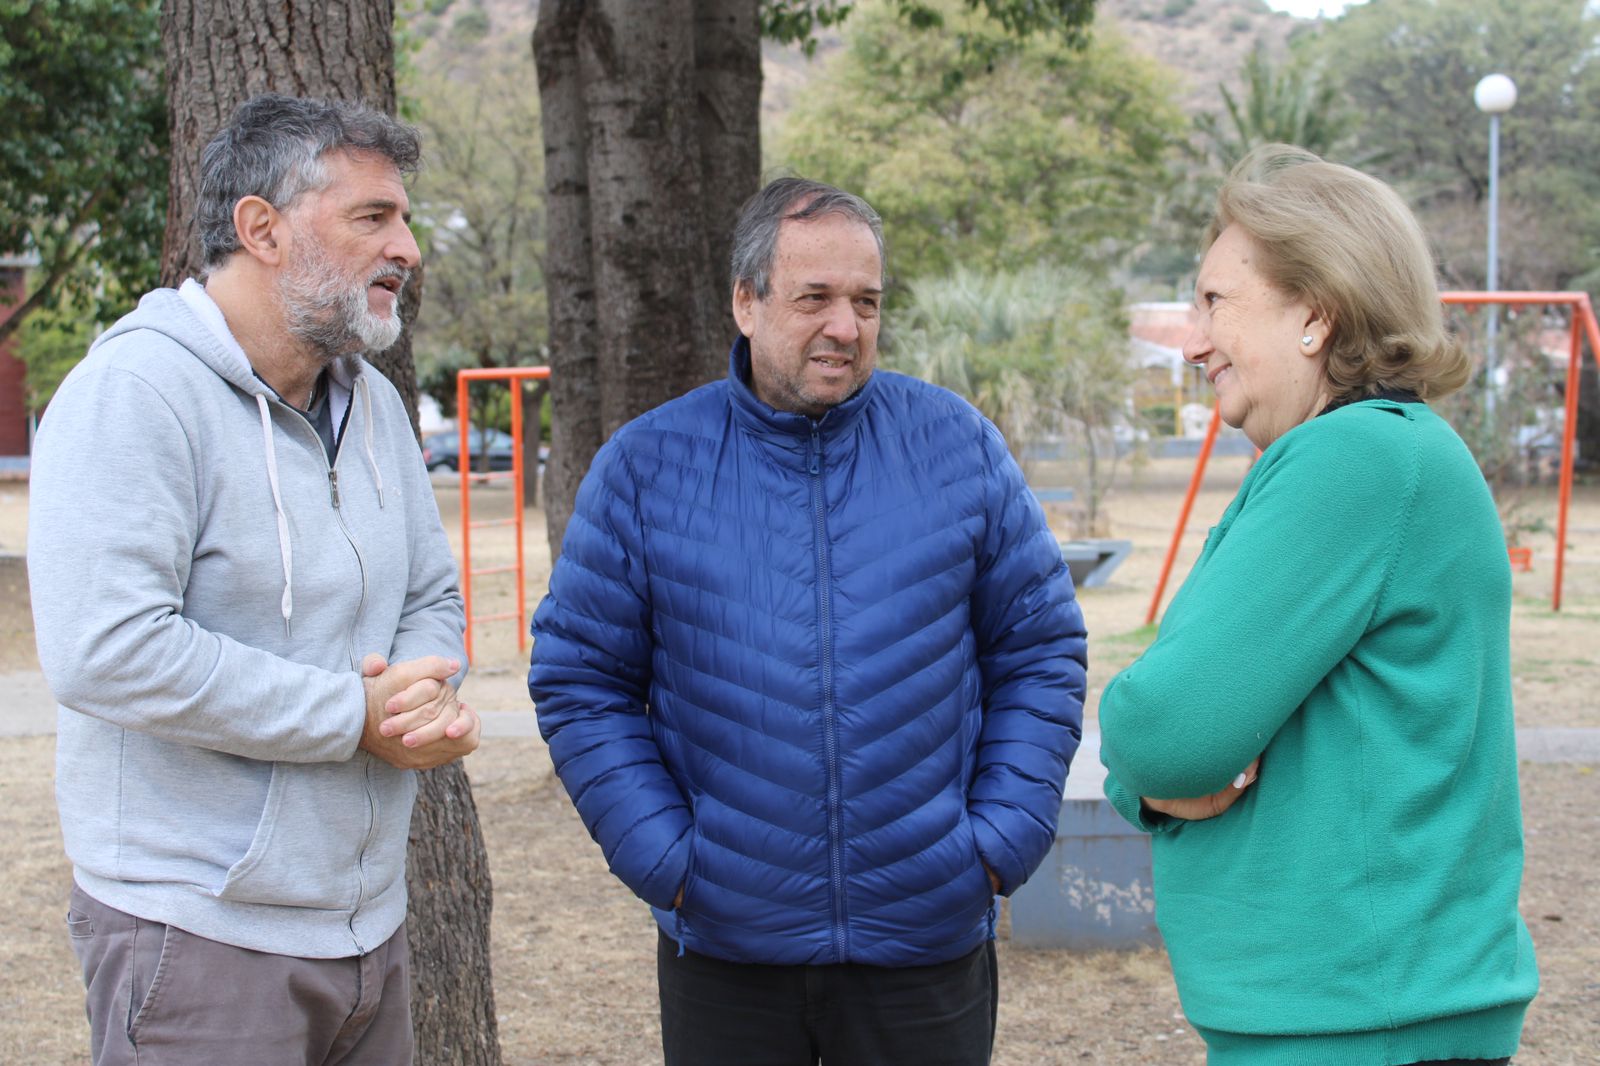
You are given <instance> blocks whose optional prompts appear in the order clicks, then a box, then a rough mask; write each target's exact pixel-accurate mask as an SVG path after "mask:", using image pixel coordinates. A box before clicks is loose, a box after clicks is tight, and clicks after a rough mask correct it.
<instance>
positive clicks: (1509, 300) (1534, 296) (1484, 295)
mask: <svg viewBox="0 0 1600 1066" xmlns="http://www.w3.org/2000/svg"><path fill="white" fill-rule="evenodd" d="M1439 300H1440V302H1441V303H1446V304H1460V305H1463V306H1467V307H1478V306H1482V305H1484V304H1506V305H1510V306H1513V307H1528V306H1547V305H1551V304H1557V305H1560V304H1564V305H1567V306H1570V307H1571V308H1572V348H1571V351H1570V353H1569V355H1568V359H1567V396H1566V404H1567V406H1566V419H1565V421H1566V424H1565V426H1563V427H1562V434H1561V436H1562V446H1561V491H1560V511H1559V517H1558V518H1557V519H1556V568H1555V569H1556V573H1555V586H1554V588H1553V589H1552V590H1551V593H1550V609H1551V610H1553V611H1559V610H1560V609H1561V582H1562V577H1563V573H1564V567H1565V560H1566V548H1567V512H1568V510H1569V508H1570V505H1571V501H1572V462H1573V451H1574V445H1575V443H1576V440H1577V432H1578V372H1579V368H1580V364H1581V362H1582V357H1581V345H1580V340H1579V339H1580V333H1579V329H1580V326H1581V328H1582V331H1583V333H1582V335H1586V336H1587V337H1588V340H1589V354H1590V356H1591V357H1593V359H1594V360H1595V365H1596V366H1597V367H1600V322H1597V321H1596V319H1595V314H1594V306H1593V304H1592V303H1591V302H1590V300H1589V294H1588V293H1586V292H1503V291H1501V292H1473V291H1460V292H1455V291H1452V292H1441V293H1440V294H1439ZM1221 417H1222V412H1221V409H1220V408H1217V407H1213V408H1212V411H1211V426H1210V428H1209V429H1208V430H1207V431H1206V439H1205V443H1204V444H1203V445H1202V446H1201V448H1200V454H1199V456H1198V457H1196V459H1195V467H1194V475H1193V476H1192V477H1191V478H1190V479H1189V492H1188V495H1187V496H1185V497H1184V500H1183V510H1182V511H1181V512H1180V513H1179V515H1178V526H1177V528H1176V529H1174V530H1173V531H1172V544H1171V545H1170V546H1169V547H1168V548H1167V558H1166V561H1165V562H1164V563H1163V564H1162V566H1161V577H1160V578H1159V580H1158V581H1157V582H1156V594H1155V596H1154V597H1153V598H1152V599H1151V601H1150V611H1149V613H1148V614H1147V615H1146V616H1145V624H1146V625H1149V624H1150V623H1152V622H1154V621H1155V620H1156V615H1157V613H1158V612H1159V611H1160V609H1161V595H1162V593H1163V592H1164V591H1165V590H1166V585H1167V578H1168V577H1169V576H1170V574H1171V570H1172V564H1173V561H1174V559H1176V557H1177V554H1178V544H1179V542H1180V541H1181V540H1182V539H1183V531H1184V528H1185V526H1187V525H1188V522H1189V511H1190V509H1191V508H1192V507H1193V506H1194V497H1195V494H1196V493H1197V492H1198V491H1199V487H1200V479H1201V477H1202V476H1203V475H1204V473H1205V467H1206V460H1207V459H1209V458H1210V456H1211V445H1212V443H1213V441H1214V440H1215V438H1216V433H1217V426H1218V424H1219V422H1220V421H1221Z"/></svg>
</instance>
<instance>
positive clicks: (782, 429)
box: [728, 336, 878, 447]
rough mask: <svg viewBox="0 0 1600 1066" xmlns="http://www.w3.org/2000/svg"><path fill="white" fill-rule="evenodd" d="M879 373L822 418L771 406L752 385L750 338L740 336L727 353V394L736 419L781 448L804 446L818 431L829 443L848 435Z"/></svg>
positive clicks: (870, 377) (863, 409)
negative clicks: (780, 409) (756, 392)
mask: <svg viewBox="0 0 1600 1066" xmlns="http://www.w3.org/2000/svg"><path fill="white" fill-rule="evenodd" d="M877 379H878V375H877V372H876V371H874V372H873V373H872V374H870V375H869V376H868V377H867V383H866V384H865V385H863V386H861V391H860V392H858V393H856V394H855V395H854V396H852V397H850V398H849V399H848V400H846V401H845V402H844V403H841V404H839V405H838V406H837V407H831V408H829V409H828V411H827V412H826V413H825V414H824V415H823V416H822V417H821V418H819V419H812V418H810V417H808V416H806V415H802V414H798V413H796V412H794V411H779V410H776V409H775V408H773V407H770V406H768V404H767V403H766V401H764V400H762V399H761V398H760V397H758V396H757V395H756V394H755V390H754V389H752V388H751V387H750V340H749V338H747V337H744V336H740V337H739V339H738V340H736V341H734V342H733V349H732V350H731V351H730V352H729V353H728V393H729V395H730V396H731V397H732V398H733V414H734V418H735V420H737V421H738V423H739V424H740V425H741V426H743V427H744V428H745V429H747V430H749V431H750V432H751V433H754V434H755V435H756V436H758V437H761V438H762V439H764V440H768V441H771V442H772V443H774V444H777V445H779V446H781V447H793V446H796V445H798V446H802V447H803V446H805V445H806V443H807V442H808V441H809V440H810V438H811V435H812V432H813V431H815V432H816V433H817V434H818V435H819V436H820V437H821V438H822V440H823V441H824V442H825V443H826V442H829V441H833V440H837V439H840V438H843V437H845V436H847V435H848V434H849V433H850V431H851V429H853V428H854V426H855V424H856V422H857V421H858V420H860V418H861V413H862V412H863V411H865V410H866V408H867V404H868V403H869V402H870V401H871V398H872V392H873V387H874V385H875V384H876V383H877Z"/></svg>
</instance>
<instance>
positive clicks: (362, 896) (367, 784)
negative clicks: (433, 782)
mask: <svg viewBox="0 0 1600 1066" xmlns="http://www.w3.org/2000/svg"><path fill="white" fill-rule="evenodd" d="M355 404H356V395H355V389H351V390H350V406H349V407H347V408H345V417H344V420H343V425H342V426H341V432H340V433H339V443H338V444H337V445H336V446H335V447H334V451H333V462H332V463H329V464H328V492H329V495H330V498H331V499H332V501H333V514H334V517H335V518H336V519H337V520H338V522H339V529H340V530H341V531H342V532H343V533H344V538H345V540H347V541H349V542H350V550H351V551H353V552H355V553H356V569H357V571H359V573H360V575H361V598H360V599H358V600H357V601H356V615H355V621H354V622H353V623H351V626H350V633H349V636H348V638H347V641H348V642H347V645H346V647H347V648H348V649H349V650H348V651H347V653H346V654H347V655H348V656H349V658H350V663H351V666H352V667H354V668H355V669H357V670H359V669H360V667H361V664H360V663H359V662H358V661H357V659H356V646H355V639H356V629H357V627H358V626H359V625H360V622H361V612H362V611H364V610H366V607H367V560H366V557H365V556H363V555H362V554H361V545H359V544H357V543H356V538H355V537H354V536H353V535H351V533H350V527H349V526H347V525H345V521H344V511H343V509H342V508H341V507H340V506H339V458H340V457H341V456H342V455H344V445H345V441H347V440H349V439H350V434H349V429H350V416H351V415H352V414H353V413H354V412H353V408H354V407H355ZM317 446H318V448H319V449H320V448H321V446H322V441H321V440H320V439H319V440H318V441H317ZM366 763H367V765H366V767H365V769H364V772H363V773H362V775H361V784H362V787H363V789H364V790H365V791H366V794H367V836H366V839H364V840H363V841H362V842H361V850H360V852H358V853H357V855H356V903H355V906H354V907H352V908H350V936H351V938H352V939H354V940H355V941H356V944H357V946H360V944H361V939H360V937H358V936H357V935H356V914H357V913H359V912H360V910H361V905H362V904H363V903H365V902H366V900H367V850H368V849H369V848H371V847H372V838H373V837H374V836H376V835H377V832H378V797H377V795H376V794H375V793H374V792H373V789H372V756H370V755H369V756H367V759H366ZM367 950H368V949H367V948H365V947H362V948H361V951H362V953H363V954H365V953H366V951H367Z"/></svg>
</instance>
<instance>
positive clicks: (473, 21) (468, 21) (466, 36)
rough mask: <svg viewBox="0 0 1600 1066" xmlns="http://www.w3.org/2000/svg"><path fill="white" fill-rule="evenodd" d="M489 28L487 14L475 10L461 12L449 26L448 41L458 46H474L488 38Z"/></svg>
mask: <svg viewBox="0 0 1600 1066" xmlns="http://www.w3.org/2000/svg"><path fill="white" fill-rule="evenodd" d="M490 28H491V27H490V23H489V15H488V13H487V12H485V11H480V10H477V9H474V10H472V11H463V12H462V13H461V14H459V15H457V16H456V20H455V22H453V23H451V24H450V39H451V41H453V42H455V43H456V44H459V45H470V44H476V43H477V42H479V41H481V40H483V39H484V38H485V37H487V36H489V30H490Z"/></svg>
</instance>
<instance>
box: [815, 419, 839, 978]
mask: <svg viewBox="0 0 1600 1066" xmlns="http://www.w3.org/2000/svg"><path fill="white" fill-rule="evenodd" d="M810 451H811V462H810V473H811V512H812V516H813V518H814V519H815V522H816V542H817V643H818V652H819V655H820V658H821V672H822V755H823V761H824V762H825V763H826V765H827V770H828V884H829V888H830V889H831V891H832V894H833V951H834V957H835V959H836V960H837V961H839V962H844V961H845V960H846V958H848V937H847V929H846V922H845V898H844V829H843V826H842V825H841V821H842V816H841V803H840V792H841V791H842V790H841V787H840V783H839V727H838V721H837V717H836V715H835V708H834V703H833V575H832V572H831V564H832V559H831V555H830V553H829V550H828V521H827V509H826V505H825V504H826V502H825V500H824V498H823V491H822V437H821V435H820V434H819V433H818V431H817V427H816V425H815V424H813V425H812V427H811V449H810Z"/></svg>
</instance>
